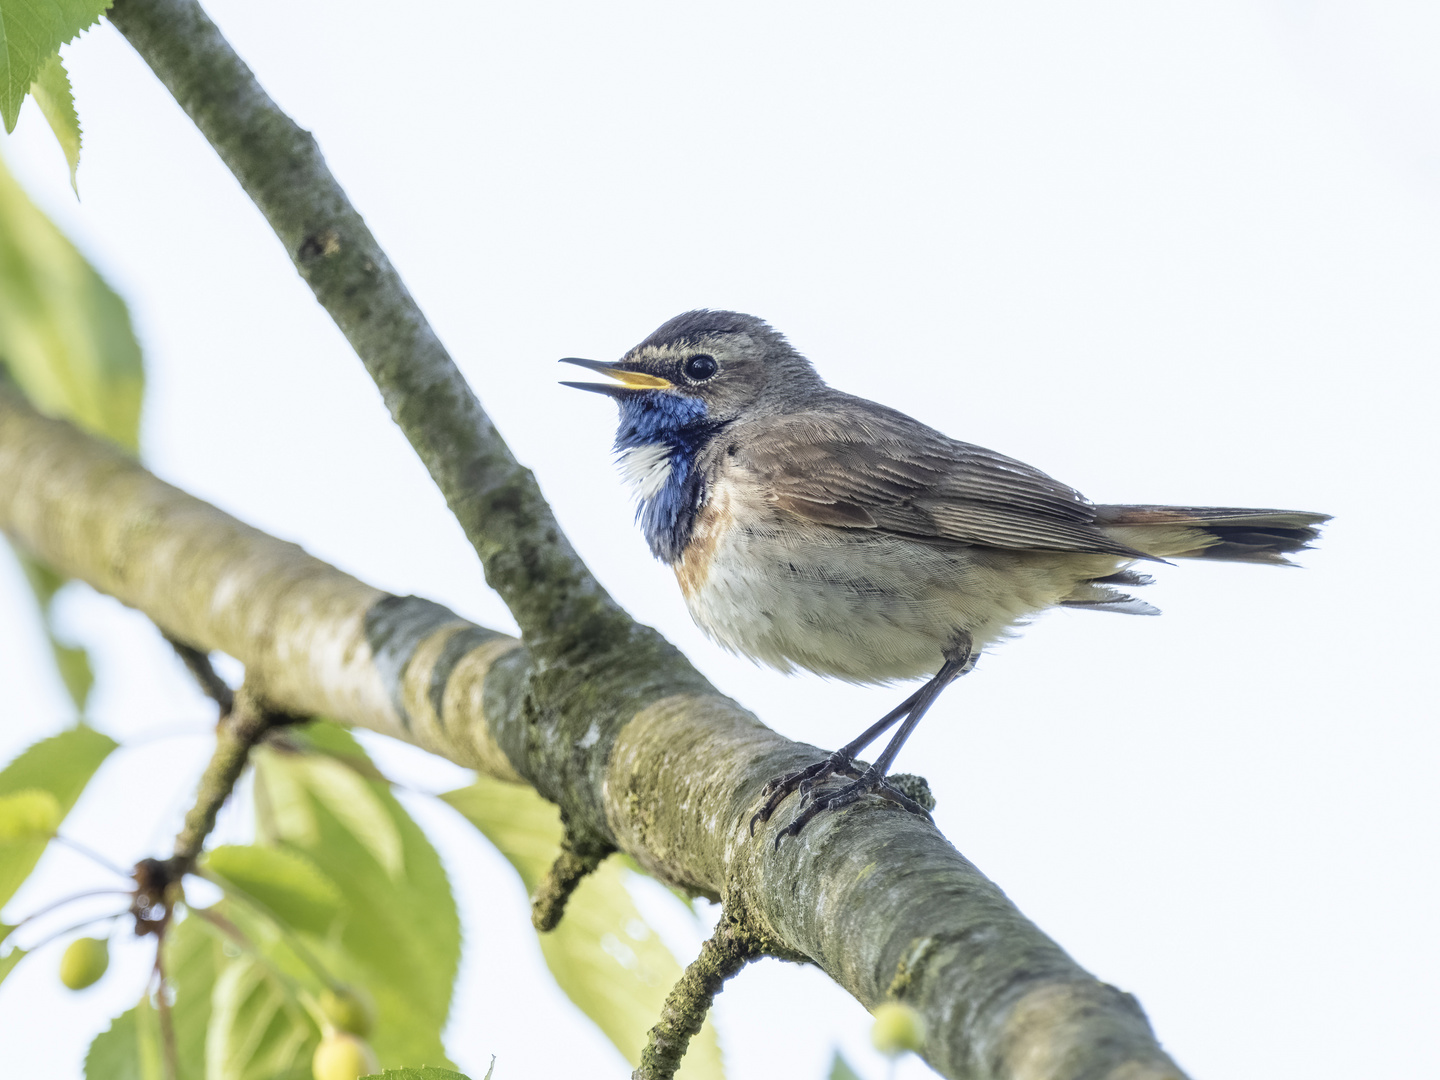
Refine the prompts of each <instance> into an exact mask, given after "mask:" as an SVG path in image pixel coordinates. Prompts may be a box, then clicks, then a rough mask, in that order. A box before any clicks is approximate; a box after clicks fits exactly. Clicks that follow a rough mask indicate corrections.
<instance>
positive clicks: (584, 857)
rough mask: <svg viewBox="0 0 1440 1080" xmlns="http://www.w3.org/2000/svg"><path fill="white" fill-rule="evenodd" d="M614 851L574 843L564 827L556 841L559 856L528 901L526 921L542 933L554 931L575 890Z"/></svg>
mask: <svg viewBox="0 0 1440 1080" xmlns="http://www.w3.org/2000/svg"><path fill="white" fill-rule="evenodd" d="M614 850H615V849H614V848H613V847H611V846H610V845H608V844H603V843H591V842H586V841H582V840H578V839H577V838H576V837H575V834H574V833H573V832H572V831H571V830H570V829H569V828H568V827H567V828H566V829H565V836H564V837H563V838H562V839H561V841H560V854H559V855H557V856H556V857H555V861H554V862H553V863H551V864H550V869H549V870H547V871H546V872H545V877H544V878H543V879H542V880H541V882H540V884H539V885H538V886H536V888H535V895H534V896H532V897H531V898H530V921H531V923H533V924H534V926H535V929H536V930H539V931H541V932H542V933H544V932H546V931H549V930H554V929H555V927H557V926H559V925H560V918H561V916H563V915H564V914H565V905H566V904H567V903H568V902H569V900H570V894H571V893H573V892H574V891H575V887H576V886H577V885H579V884H580V882H582V881H583V880H585V878H586V876H587V875H589V874H591V873H593V872H594V871H595V868H596V867H597V866H599V865H600V864H601V863H602V862H604V861H605V857H606V856H607V855H609V854H610V853H611V852H612V851H614Z"/></svg>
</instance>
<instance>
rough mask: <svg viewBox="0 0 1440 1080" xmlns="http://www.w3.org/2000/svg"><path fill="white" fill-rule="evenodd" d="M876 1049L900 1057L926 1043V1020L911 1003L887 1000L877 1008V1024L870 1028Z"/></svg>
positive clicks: (871, 1039) (890, 1055)
mask: <svg viewBox="0 0 1440 1080" xmlns="http://www.w3.org/2000/svg"><path fill="white" fill-rule="evenodd" d="M870 1041H871V1042H873V1043H874V1044H875V1049H876V1050H879V1051H880V1052H881V1053H882V1054H885V1055H887V1056H889V1057H899V1056H900V1055H901V1054H903V1053H905V1051H907V1050H919V1049H920V1048H921V1047H922V1046H924V1045H925V1021H924V1020H923V1019H921V1017H920V1014H919V1013H918V1012H916V1011H915V1010H914V1009H912V1008H911V1007H910V1006H909V1005H902V1004H901V1003H900V1002H898V1001H887V1002H885V1004H883V1005H881V1006H880V1007H879V1008H878V1009H876V1010H875V1026H874V1027H873V1028H871V1029H870Z"/></svg>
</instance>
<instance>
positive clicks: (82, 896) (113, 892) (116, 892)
mask: <svg viewBox="0 0 1440 1080" xmlns="http://www.w3.org/2000/svg"><path fill="white" fill-rule="evenodd" d="M130 893H131V890H130V889H90V890H88V891H86V892H80V893H73V894H72V895H70V896H62V897H61V898H60V899H59V900H56V901H55V902H54V903H50V904H46V905H45V906H44V907H42V908H40V909H39V910H37V911H32V912H31V913H30V914H29V915H26V916H25V917H24V918H23V919H21V920H20V921H19V922H17V923H16V924H15V925H14V926H12V927H10V933H12V934H13V933H14V932H15V931H16V930H19V929H20V927H22V926H24V925H25V924H26V923H29V922H33V921H34V920H36V919H38V918H40V917H41V916H42V915H49V914H50V913H51V912H52V911H58V910H59V909H60V908H62V907H64V906H65V905H66V904H69V903H73V902H74V901H76V900H88V899H89V898H90V897H92V896H129V895H130Z"/></svg>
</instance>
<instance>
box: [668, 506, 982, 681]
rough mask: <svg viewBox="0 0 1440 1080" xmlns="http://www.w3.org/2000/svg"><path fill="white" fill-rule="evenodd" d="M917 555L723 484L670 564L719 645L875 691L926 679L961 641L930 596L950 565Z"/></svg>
mask: <svg viewBox="0 0 1440 1080" xmlns="http://www.w3.org/2000/svg"><path fill="white" fill-rule="evenodd" d="M912 547H913V545H908V544H902V543H897V542H895V541H893V540H891V539H889V538H885V537H881V536H877V535H875V534H873V533H868V532H867V533H861V532H860V531H859V530H846V529H833V528H828V527H825V526H818V525H813V524H810V523H806V522H802V521H799V520H797V519H795V518H794V517H793V516H792V515H789V514H786V513H784V512H783V511H780V510H777V509H776V508H775V507H774V506H773V505H771V504H770V503H768V501H767V500H765V499H764V497H763V493H762V492H760V491H759V490H758V489H755V490H749V486H748V485H745V484H743V483H730V484H727V483H724V482H718V483H715V484H712V485H711V487H710V489H709V490H708V492H707V498H706V500H705V502H704V504H703V505H702V506H701V507H700V509H699V511H698V513H697V514H696V515H695V519H694V523H693V527H692V529H691V533H690V537H689V541H688V543H687V544H686V546H685V549H684V551H683V553H682V555H681V557H680V558H679V559H678V560H676V561H675V562H674V563H673V564H672V565H673V569H674V571H675V577H676V579H677V580H678V582H679V584H680V589H681V591H682V592H683V593H684V595H685V602H686V605H687V606H688V607H689V609H690V614H691V616H692V617H693V618H694V619H695V621H696V623H698V624H699V625H700V627H701V628H702V629H704V630H705V631H706V632H707V633H709V634H710V635H711V636H712V637H714V638H715V639H716V640H717V641H719V642H720V643H721V644H723V645H726V646H728V647H729V648H731V649H734V650H735V651H737V652H740V653H743V654H745V655H747V656H750V657H753V658H755V659H757V660H760V661H762V662H764V663H767V664H770V665H772V666H774V667H778V668H780V669H782V670H788V669H789V668H791V667H792V666H799V667H805V668H808V669H810V670H812V671H820V672H823V673H826V674H832V675H839V676H841V677H843V678H850V679H856V680H861V681H870V680H873V679H888V678H903V677H908V676H912V675H916V674H923V673H929V671H930V669H932V668H933V667H934V666H935V664H936V663H938V661H937V660H936V659H935V658H936V657H938V656H939V648H940V645H942V644H943V643H944V640H945V639H946V638H947V636H948V635H950V634H951V633H952V632H953V624H952V620H951V618H950V615H949V612H948V611H947V610H946V607H947V605H946V604H944V603H943V602H942V601H939V600H938V599H937V597H936V596H935V595H934V593H933V585H934V583H935V581H936V578H937V577H944V576H949V573H950V567H949V565H948V563H946V564H945V565H941V563H940V562H938V561H937V562H936V564H935V565H927V564H926V559H927V554H928V553H926V552H925V551H924V550H923V549H917V550H911V548H912Z"/></svg>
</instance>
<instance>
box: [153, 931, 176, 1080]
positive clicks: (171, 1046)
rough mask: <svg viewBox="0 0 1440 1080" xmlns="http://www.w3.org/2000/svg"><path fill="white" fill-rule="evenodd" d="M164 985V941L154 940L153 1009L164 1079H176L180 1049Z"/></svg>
mask: <svg viewBox="0 0 1440 1080" xmlns="http://www.w3.org/2000/svg"><path fill="white" fill-rule="evenodd" d="M166 989H167V987H166V985H165V949H164V942H162V941H157V942H155V1011H156V1012H157V1013H158V1014H159V1016H160V1045H161V1047H162V1048H163V1049H164V1051H165V1054H164V1058H165V1080H178V1077H179V1075H180V1049H179V1047H178V1046H176V1044H175V1018H174V1017H173V1016H171V1015H170V995H169V994H168V993H166Z"/></svg>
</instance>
